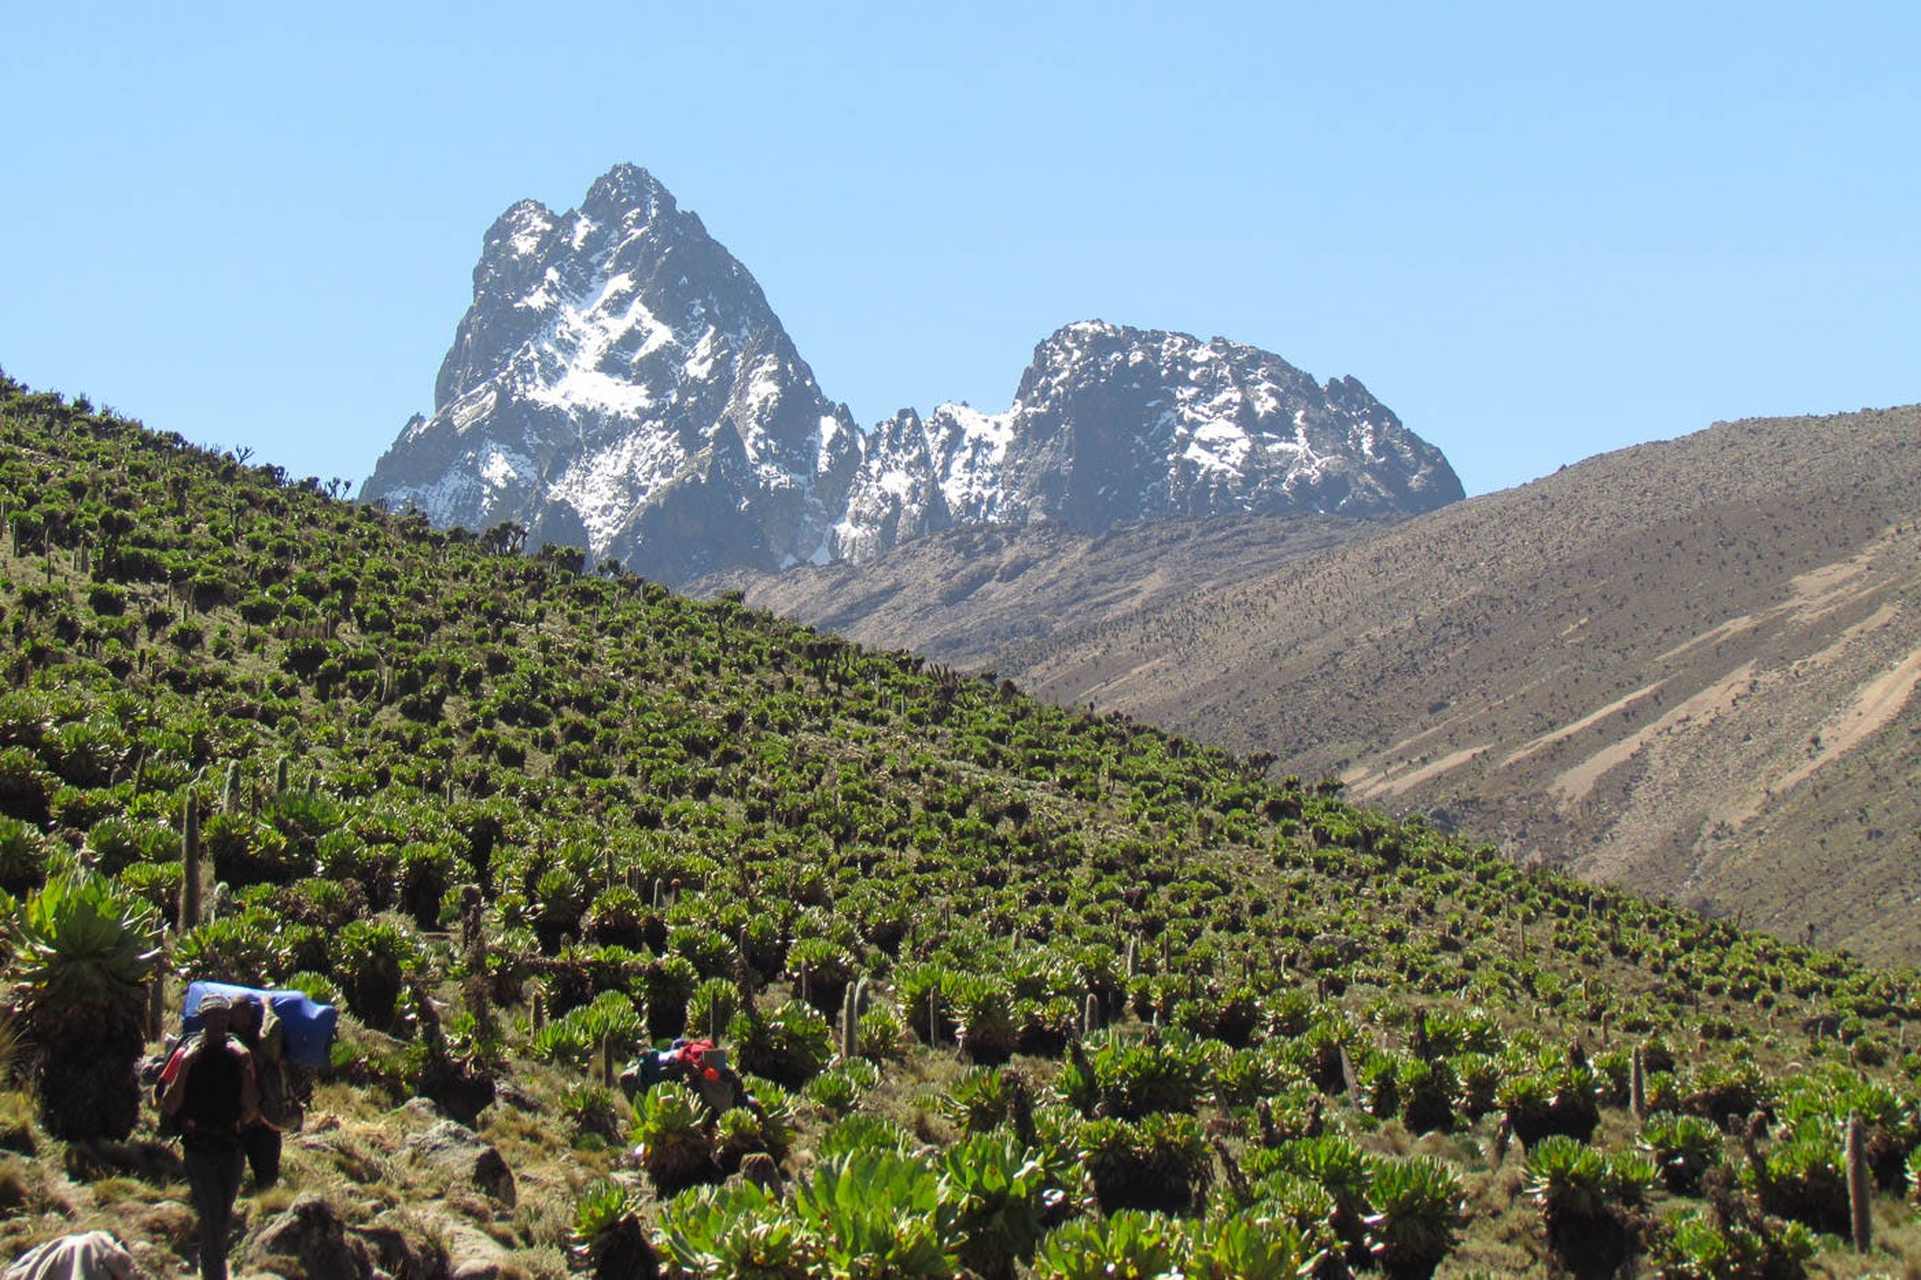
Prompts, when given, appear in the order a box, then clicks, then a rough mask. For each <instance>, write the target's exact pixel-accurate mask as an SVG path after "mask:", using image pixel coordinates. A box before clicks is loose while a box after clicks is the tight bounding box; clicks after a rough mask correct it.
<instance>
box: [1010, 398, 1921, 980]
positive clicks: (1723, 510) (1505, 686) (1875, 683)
mask: <svg viewBox="0 0 1921 1280" xmlns="http://www.w3.org/2000/svg"><path fill="white" fill-rule="evenodd" d="M999 666H1000V669H1001V670H1002V671H1003V672H1005V673H1009V674H1013V675H1015V676H1017V677H1018V678H1019V679H1020V681H1021V682H1022V684H1024V685H1025V686H1027V687H1028V688H1030V689H1032V690H1033V691H1035V692H1037V693H1040V694H1042V695H1044V696H1048V697H1051V698H1054V699H1057V700H1060V701H1087V700H1092V701H1094V702H1096V703H1097V704H1099V705H1100V706H1102V707H1103V708H1118V709H1122V710H1125V711H1128V712H1130V713H1133V714H1135V715H1138V716H1141V717H1144V718H1147V719H1150V720H1153V721H1156V722H1158V723H1162V724H1166V725H1169V726H1173V727H1177V728H1179V729H1181V730H1183V731H1186V732H1189V733H1192V734H1194V735H1196V736H1198V737H1201V738H1204V739H1208V740H1212V741H1217V742H1223V743H1225V744H1228V745H1231V746H1233V747H1235V748H1238V749H1242V750H1247V751H1256V750H1266V751H1272V752H1274V753H1276V754H1277V755H1278V756H1279V757H1280V759H1281V760H1282V761H1283V764H1282V766H1281V767H1282V768H1284V769H1289V770H1296V771H1301V772H1306V773H1332V774H1339V775H1340V776H1342V777H1343V778H1345V779H1346V780H1347V782H1348V784H1349V786H1350V788H1351V789H1352V791H1353V792H1354V793H1356V794H1357V795H1358V796H1359V797H1362V798H1366V799H1369V800H1372V801H1376V802H1384V803H1387V804H1389V805H1391V806H1394V807H1398V808H1403V809H1425V810H1429V811H1434V812H1437V813H1439V814H1441V815H1442V816H1444V817H1445V818H1446V819H1447V820H1450V821H1454V822H1457V823H1459V824H1460V825H1462V826H1463V827H1466V828H1468V829H1472V830H1478V831H1481V832H1484V833H1486V834H1487V835H1488V836H1489V837H1490V838H1494V839H1498V840H1500V841H1502V842H1503V843H1505V844H1506V845H1507V846H1508V847H1509V848H1510V849H1511V851H1512V852H1514V853H1515V854H1517V855H1518V856H1523V857H1528V858H1545V859H1549V860H1553V861H1557V862H1563V863H1567V864H1571V865H1572V867H1573V868H1574V869H1575V870H1577V871H1578V872H1580V873H1582V874H1586V875H1590V876H1594V877H1598V878H1600V879H1604V880H1614V881H1622V882H1626V883H1629V884H1632V885H1635V886H1637V887H1639V888H1642V889H1646V890H1650V891H1654V892H1659V893H1665V894H1670V895H1673V896H1675V897H1677V898H1681V899H1685V900H1687V901H1689V902H1692V903H1696V904H1699V905H1705V906H1708V907H1710V908H1713V909H1717V910H1722V911H1726V912H1729V913H1731V914H1742V915H1744V916H1745V918H1746V919H1747V921H1748V922H1749V923H1751V924H1760V925H1762V926H1765V927H1767V928H1770V929H1773V930H1776V931H1778V932H1782V933H1786V934H1791V935H1797V936H1799V935H1803V934H1805V932H1806V931H1807V929H1808V928H1809V927H1810V926H1812V927H1814V928H1815V929H1816V930H1817V931H1818V933H1819V936H1820V937H1821V938H1822V939H1823V940H1828V941H1834V942H1843V941H1845V942H1846V943H1848V944H1849V945H1851V946H1855V947H1858V948H1859V949H1861V950H1863V951H1866V952H1870V953H1873V954H1876V955H1878V956H1880V957H1882V958H1886V959H1902V960H1907V961H1913V960H1916V959H1917V958H1921V697H1916V696H1914V695H1915V690H1916V687H1917V685H1918V684H1921V409H1918V408H1915V407H1908V408H1901V409H1891V410H1882V411H1863V412H1861V413H1854V414H1845V415H1837V416H1833V417H1826V418H1794V419H1766V420H1753V421H1743V422H1736V423H1728V424H1721V425H1716V426H1714V427H1712V428H1710V429H1708V430H1706V431H1703V432H1700V433H1698V434H1695V435H1692V436H1688V437H1686V438H1684V439H1680V440H1676V441H1672V442H1668V443H1662V444H1652V445H1643V446H1639V447H1636V448H1632V449H1627V450H1623V451H1621V452H1618V453H1613V454H1608V455H1604V456H1602V457H1597V458H1594V459H1590V460H1589V461H1587V462H1584V463H1581V464H1580V465H1578V466H1574V467H1569V468H1566V469H1564V470H1563V471H1562V472H1560V473H1558V474H1556V475H1554V476H1551V477H1548V478H1546V479H1543V480H1540V481H1537V482H1535V483H1533V484H1530V485H1526V486H1524V487H1521V488H1518V489H1513V490H1509V491H1507V492H1503V493H1498V494H1493V495H1490V496H1487V497H1484V498H1479V499H1475V500H1473V501H1470V502H1466V503H1462V504H1458V505H1456V506H1452V507H1449V508H1446V509H1444V510H1441V511H1438V512H1434V513H1432V514H1430V515H1426V516H1422V517H1420V518H1418V519H1416V520H1412V521H1409V522H1407V523H1404V524H1402V525H1399V526H1397V527H1395V528H1392V529H1390V530H1387V531H1384V532H1382V533H1379V534H1378V535H1376V536H1373V537H1370V538H1367V539H1365V540H1362V541H1357V542H1353V543H1349V544H1348V545H1346V546H1343V547H1340V548H1338V549H1336V550H1333V551H1330V552H1327V553H1325V554H1321V555H1318V556H1315V557H1312V558H1310V559H1307V560H1303V561H1297V562H1295V563H1292V564H1289V565H1287V566H1285V567H1283V568H1282V569H1280V570H1279V571H1278V572H1275V573H1271V574H1268V575H1264V576H1262V577H1260V578H1257V579H1250V580H1247V581H1243V582H1239V583H1234V584H1231V585H1228V586H1224V587H1219V588H1211V589H1207V590H1204V591H1201V592H1199V593H1196V594H1193V595H1190V596H1188V597H1186V598H1184V599H1182V600H1179V601H1176V602H1174V603H1173V604H1172V605H1170V606H1168V607H1163V608H1155V609H1149V610H1146V611H1143V612H1141V613H1139V614H1137V615H1135V616H1132V617H1129V618H1125V619H1121V620H1118V621H1106V622H1101V623H1095V624H1091V625H1086V626H1078V627H1075V628H1073V629H1070V630H1063V631H1060V632H1057V633H1056V634H1054V635H1052V636H1049V637H1046V638H1044V639H1040V640H1037V641H1035V642H1033V643H1031V644H1029V645H1027V646H1025V647H1023V648H1021V649H1018V650H1014V651H1011V652H1005V653H1003V654H1001V655H1000V658H999Z"/></svg>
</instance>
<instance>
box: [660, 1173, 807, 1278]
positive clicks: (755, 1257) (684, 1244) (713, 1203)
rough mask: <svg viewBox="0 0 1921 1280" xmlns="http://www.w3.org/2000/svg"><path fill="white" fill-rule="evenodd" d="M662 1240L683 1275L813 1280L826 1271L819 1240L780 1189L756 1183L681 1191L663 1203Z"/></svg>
mask: <svg viewBox="0 0 1921 1280" xmlns="http://www.w3.org/2000/svg"><path fill="white" fill-rule="evenodd" d="M660 1241H661V1246H662V1248H663V1250H664V1251H665V1253H666V1255H667V1257H668V1258H669V1259H670V1260H671V1261H672V1263H673V1264H674V1266H675V1268H676V1269H677V1273H678V1274H681V1275H686V1276H742V1277H746V1276H752V1277H756V1278H757V1280H809V1277H812V1276H815V1275H818V1274H820V1273H819V1272H818V1271H816V1270H815V1268H816V1267H817V1266H818V1265H819V1264H820V1261H821V1255H820V1249H819V1247H818V1245H817V1243H816V1242H815V1241H814V1239H813V1238H812V1237H811V1236H810V1235H809V1234H808V1233H807V1232H806V1231H805V1230H804V1229H803V1228H802V1226H801V1224H800V1223H799V1222H798V1221H797V1220H796V1219H794V1218H793V1217H792V1216H790V1215H789V1214H788V1213H787V1211H786V1206H784V1205H783V1204H782V1203H781V1201H780V1197H779V1196H778V1194H769V1193H768V1192H766V1191H763V1190H762V1189H761V1188H760V1187H758V1186H756V1185H755V1184H753V1183H752V1182H744V1181H743V1182H729V1183H728V1184H727V1185H726V1186H722V1187H696V1188H694V1189H692V1190H689V1191H683V1192H681V1193H680V1194H679V1195H677V1196H675V1197H674V1198H673V1199H672V1200H670V1201H669V1202H668V1203H667V1204H665V1205H663V1206H662V1207H661V1210H660ZM635 1274H637V1273H635Z"/></svg>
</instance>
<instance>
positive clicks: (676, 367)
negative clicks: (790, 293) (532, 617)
mask: <svg viewBox="0 0 1921 1280" xmlns="http://www.w3.org/2000/svg"><path fill="white" fill-rule="evenodd" d="M361 496H362V498H363V499H367V500H374V499H378V500H382V501H385V502H386V503H387V504H388V505H389V506H390V507H394V508H406V507H414V508H417V509H419V510H421V511H423V512H424V513H425V514H426V515H427V516H428V517H429V518H430V519H432V520H433V521H434V522H435V523H436V524H440V525H463V526H466V527H468V528H470V529H475V530H479V529H484V528H487V527H489V526H491V525H494V524H497V523H499V522H501V521H505V520H511V521H514V522H517V523H519V524H521V525H523V526H525V527H526V529H527V530H528V533H529V538H530V540H531V541H532V542H533V543H535V544H536V545H538V544H543V543H562V544H567V545H573V546H583V547H586V548H587V549H588V550H589V551H590V552H591V553H592V554H593V555H594V556H595V557H596V558H598V559H605V558H613V559H617V560H619V561H620V562H621V563H623V564H624V565H626V566H627V567H628V568H630V569H633V570H635V571H637V572H640V573H643V574H646V575H648V576H650V577H656V578H660V579H662V580H665V581H669V582H679V581H684V580H686V579H688V578H691V577H694V576H697V575H699V574H703V573H707V572H710V571H713V570H718V569H727V568H749V569H759V570H778V569H782V568H785V567H787V566H790V565H793V564H797V563H803V562H806V563H815V564H820V563H826V562H828V561H833V560H853V561H860V560H868V559H872V558H873V557H875V556H878V555H881V554H883V553H885V552H886V551H888V550H889V549H891V548H892V547H893V546H895V545H896V544H898V543H899V542H902V541H904V540H906V539H909V538H913V537H918V536H920V535H922V534H926V533H932V532H936V531H938V530H941V529H945V528H948V527H951V526H953V525H956V524H973V523H985V522H1007V523H1014V524H1025V523H1029V522H1036V521H1053V522H1059V523H1062V524H1064V525H1066V526H1067V527H1070V528H1073V529H1076V530H1081V531H1086V532H1100V531H1103V530H1105V529H1107V528H1110V527H1112V526H1114V525H1116V524H1123V523H1129V522H1134V521H1140V520H1152V519H1158V518H1168V517H1175V516H1203V515H1219V514H1225V513H1229V512H1249V513H1260V514H1278V513H1287V512H1342V513H1347V514H1384V513H1393V512H1403V513H1414V512H1419V511H1425V510H1429V509H1431V508H1433V507H1437V506H1441V505H1443V504H1444V503H1447V502H1452V501H1454V500H1456V499H1458V498H1460V497H1461V496H1462V490H1461V484H1460V481H1459V480H1458V479H1457V478H1456V477H1455V475H1454V472H1453V470H1452V468H1450V467H1449V466H1448V463H1447V460H1446V459H1445V458H1444V457H1442V455H1441V453H1440V451H1439V450H1437V449H1435V448H1434V447H1433V446H1431V445H1429V444H1427V443H1426V442H1424V441H1422V440H1421V439H1420V438H1419V437H1417V436H1415V435H1414V434H1413V433H1412V432H1410V431H1408V430H1407V429H1406V428H1405V427H1403V426H1402V425H1401V423H1400V421H1399V419H1397V418H1396V417H1395V416H1394V414H1393V413H1392V412H1391V411H1390V410H1388V409H1387V407H1386V406H1384V405H1382V404H1381V403H1380V402H1379V401H1378V400H1376V399H1375V398H1374V397H1373V396H1372V395H1370V394H1369V393H1368V391H1367V389H1366V388H1365V387H1363V386H1362V385H1361V384H1360V383H1359V382H1357V381H1355V380H1354V379H1352V378H1341V379H1335V380H1333V381H1330V382H1328V383H1327V384H1326V385H1324V386H1323V385H1320V384H1317V383H1316V382H1315V381H1314V379H1312V378H1311V377H1309V376H1308V375H1307V374H1305V373H1303V372H1301V371H1300V370H1299V369H1296V368H1294V367H1293V366H1292V365H1290V364H1288V363H1287V362H1286V361H1285V360H1282V359H1281V358H1280V357H1279V356H1275V355H1272V354H1270V353H1268V352H1265V351H1261V350H1258V349H1256V348H1254V347H1249V346H1245V345H1243V344H1240V343H1235V342H1229V341H1227V340H1225V339H1221V338H1215V339H1213V340H1211V341H1208V342H1202V341H1201V340H1200V339H1198V338H1193V337H1190V336H1188V335H1186V334H1179V333H1167V332H1162V331H1159V330H1146V329H1133V328H1128V327H1125V326H1120V325H1111V324H1105V323H1102V322H1100V321H1084V322H1082V323H1079V324H1072V325H1068V326H1066V327H1065V328H1062V329H1060V330H1058V331H1057V332H1055V333H1054V334H1052V335H1051V336H1050V337H1048V338H1047V339H1045V340H1044V341H1042V342H1041V343H1040V345H1039V346H1037V347H1036V348H1035V350H1034V359H1033V362H1032V363H1031V364H1030V365H1029V366H1028V368H1027V371H1026V373H1025V374H1024V375H1023V376H1022V378H1021V381H1020V387H1019V390H1018V392H1017V393H1016V395H1015V398H1014V402H1013V404H1012V405H1011V406H1009V408H1007V409H1006V410H1005V411H1003V412H1000V413H983V412H980V411H978V410H975V409H972V408H969V407H968V406H966V405H964V404H943V405H940V406H939V407H937V408H936V409H934V410H933V411H932V412H931V413H930V414H928V415H927V417H926V418H925V419H923V418H922V417H920V415H918V414H917V413H915V412H914V411H913V410H912V409H904V410H902V411H901V412H900V413H898V414H896V415H895V416H894V417H893V418H891V419H889V420H887V421H886V422H883V423H881V424H879V425H878V426H877V427H876V428H875V429H874V431H873V432H872V433H871V434H868V435H863V434H862V433H861V432H860V431H859V430H858V429H857V428H856V427H855V426H854V423H853V420H852V418H851V416H850V415H849V413H848V411H847V408H846V406H845V405H837V404H833V403H831V402H829V401H828V400H827V398H826V397H825V396H824V395H823V394H822V393H821V391H820V388H819V387H818V386H817V385H816V383H815V381H814V376H813V373H812V371H811V370H810V369H809V368H808V367H807V363H806V362H805V361H804V360H802V359H801V358H800V355H799V353H798V352H797V351H796V350H795V349H794V344H793V342H792V340H791V339H789V338H788V336H787V333H786V331H785V330H784V329H783V328H782V327H781V324H780V321H779V319H778V318H777V317H776V316H775V315H774V312H773V309H772V308H771V307H770V306H769V305H768V303H767V299H766V297H765V295H763V294H762V292H761V290H760V286H759V285H757V284H756V283H755V282H754V279H753V277H752V276H751V275H749V274H748V272H747V270H746V268H744V267H742V266H741V264H740V263H739V262H737V261H736V260H735V259H734V257H733V256H732V255H731V254H729V253H728V252H727V250H726V249H725V248H723V247H722V246H721V245H720V244H719V243H718V242H717V241H715V240H714V239H713V237H711V236H709V235H708V234H707V231H706V228H705V227H703V226H702V225H701V222H700V219H699V218H698V217H696V216H695V215H694V214H692V213H691V212H688V211H686V210H683V209H680V208H679V207H678V206H677V205H676V204H675V202H674V198H673V196H672V195H671V194H670V193H669V192H668V191H667V189H666V188H665V187H663V186H661V184H660V183H659V182H658V181H656V180H655V179H654V178H653V177H652V175H650V174H648V173H647V171H646V170H644V169H640V168H636V167H634V166H632V165H620V166H617V167H615V168H614V169H612V170H611V171H609V172H608V173H607V174H606V175H605V176H603V177H601V178H600V179H598V180H597V181H596V182H595V183H594V185H593V187H592V189H590V190H589V191H588V193H587V198H586V199H585V200H584V201H582V203H581V206H580V208H579V209H577V210H570V211H568V212H567V213H564V214H558V215H557V214H555V213H553V212H552V211H550V210H549V209H547V208H546V207H545V206H544V205H541V204H539V203H538V202H536V201H532V200H524V201H521V202H520V203H519V204H516V205H514V206H513V207H512V208H510V209H508V210H507V212H506V213H504V214H502V215H501V216H500V218H499V219H498V220H497V221H496V222H495V223H494V225H493V227H492V228H491V229H490V230H489V231H488V233H487V237H486V243H485V247H484V248H483V251H482V254H481V259H480V263H479V265H478V266H476V267H475V268H474V301H473V305H472V306H471V307H470V308H469V309H468V311H467V314H466V316H465V317H464V318H463V319H462V320H461V322H460V326H459V328H458V330H457V331H456V333H455V336H454V344H453V347H452V349H451V350H450V351H449V352H448V353H447V358H446V360H445V361H444V362H443V363H442V365H441V368H440V376H439V378H438V380H437V381H436V383H435V387H434V413H433V415H432V416H431V417H427V418H422V417H418V416H416V417H415V418H414V419H412V420H411V421H409V422H408V423H407V425H406V427H405V428H404V429H403V430H402V432H401V435H400V438H399V439H398V440H397V441H395V443H394V445H393V446H392V448H390V449H389V450H388V451H387V453H386V454H385V455H384V456H382V457H381V459H380V461H379V463H378V464H377V465H376V467H375V469H374V474H373V476H372V477H371V478H370V479H369V480H368V481H367V483H366V485H365V486H364V487H363V489H362V493H361Z"/></svg>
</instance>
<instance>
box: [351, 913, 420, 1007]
mask: <svg viewBox="0 0 1921 1280" xmlns="http://www.w3.org/2000/svg"><path fill="white" fill-rule="evenodd" d="M330 950H331V953H332V954H331V960H332V964H333V974H332V976H333V978H334V979H335V981H337V982H339V983H340V989H341V992H342V994H343V995H345V996H346V997H347V1008H348V1009H349V1010H351V1011H352V1012H353V1014H354V1016H355V1017H357V1018H359V1019H360V1020H361V1021H362V1022H365V1023H366V1024H367V1025H368V1026H370V1027H380V1028H385V1027H387V1026H390V1025H391V1024H392V1022H393V1016H394V1006H395V1004H396V1003H397V1002H398V1001H399V999H400V990H401V985H402V983H403V982H405V980H406V977H407V975H408V974H409V973H411V972H412V971H413V969H414V967H415V965H416V964H417V963H418V961H419V954H420V953H419V947H418V945H417V944H416V943H415V941H414V939H413V937H412V935H410V934H408V933H405V932H403V931H402V930H401V929H399V928H398V927H396V926H395V925H392V924H389V923H387V922H386V921H382V920H354V921H351V922H349V923H348V924H347V925H346V926H345V927H343V928H342V929H341V930H340V932H339V933H337V934H335V935H334V938H333V945H332V947H331V948H330Z"/></svg>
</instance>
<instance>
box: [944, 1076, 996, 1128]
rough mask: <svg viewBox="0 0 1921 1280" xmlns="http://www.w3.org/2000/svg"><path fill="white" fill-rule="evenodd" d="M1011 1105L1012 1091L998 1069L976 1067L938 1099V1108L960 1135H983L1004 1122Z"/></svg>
mask: <svg viewBox="0 0 1921 1280" xmlns="http://www.w3.org/2000/svg"><path fill="white" fill-rule="evenodd" d="M1012 1103H1013V1090H1012V1089H1010V1088H1009V1087H1008V1081H1007V1077H1006V1076H1005V1075H1003V1074H1002V1073H1001V1072H1000V1070H999V1069H998V1068H995V1067H975V1068H974V1069H972V1070H971V1071H968V1072H965V1073H964V1074H963V1075H962V1076H961V1078H960V1079H958V1080H956V1081H955V1082H954V1084H953V1086H952V1087H951V1088H949V1089H948V1091H947V1092H946V1093H945V1094H943V1095H942V1096H941V1099H940V1103H939V1109H940V1113H941V1115H943V1116H945V1117H946V1118H947V1119H948V1120H949V1121H951V1122H953V1124H954V1125H955V1126H957V1127H958V1128H959V1129H960V1130H961V1132H963V1133H986V1132H988V1131H989V1130H991V1129H995V1128H998V1127H999V1126H1001V1125H1003V1124H1006V1123H1007V1118H1008V1116H1009V1114H1010V1111H1011V1107H1012Z"/></svg>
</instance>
